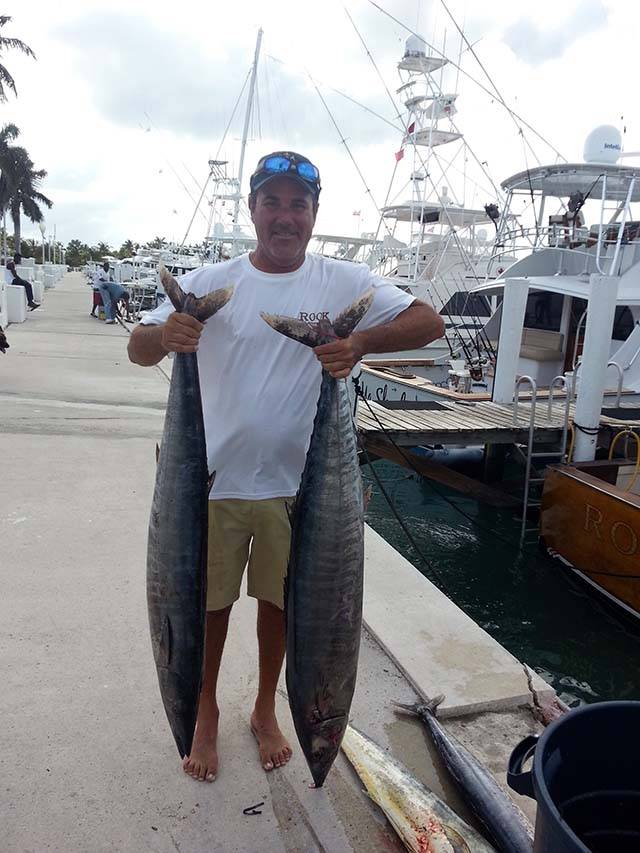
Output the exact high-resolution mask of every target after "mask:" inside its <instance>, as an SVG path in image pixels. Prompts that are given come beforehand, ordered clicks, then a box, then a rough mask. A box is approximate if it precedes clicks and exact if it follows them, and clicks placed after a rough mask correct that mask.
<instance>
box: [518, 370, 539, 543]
mask: <svg viewBox="0 0 640 853" xmlns="http://www.w3.org/2000/svg"><path fill="white" fill-rule="evenodd" d="M525 384H529V385H530V386H531V410H530V412H529V437H528V440H527V455H526V462H525V469H524V470H525V474H524V492H523V497H522V524H521V526H520V545H522V543H523V542H524V537H525V533H526V532H527V510H528V509H529V488H530V483H531V462H532V459H533V435H534V430H535V424H536V397H537V394H538V386H537V384H536V381H535V379H534V378H533V377H532V376H520V377H518V380H517V382H516V387H515V393H514V395H513V426H514V427H517V426H518V409H519V403H520V388H521V386H522V385H525Z"/></svg>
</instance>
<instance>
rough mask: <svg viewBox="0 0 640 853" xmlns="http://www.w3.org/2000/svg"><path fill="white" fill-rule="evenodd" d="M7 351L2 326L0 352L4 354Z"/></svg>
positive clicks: (7, 342)
mask: <svg viewBox="0 0 640 853" xmlns="http://www.w3.org/2000/svg"><path fill="white" fill-rule="evenodd" d="M8 349H9V341H8V340H7V336H6V335H5V333H4V330H3V328H2V326H0V352H6V351H7V350H8Z"/></svg>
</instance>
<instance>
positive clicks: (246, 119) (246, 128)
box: [233, 29, 262, 255]
mask: <svg viewBox="0 0 640 853" xmlns="http://www.w3.org/2000/svg"><path fill="white" fill-rule="evenodd" d="M261 43H262V30H261V29H260V30H258V38H257V39H256V50H255V53H254V56H253V68H252V69H251V81H250V83H249V97H248V100H247V110H246V112H245V115H244V128H243V130H242V146H241V148H240V166H239V168H238V190H237V193H236V200H235V204H234V207H233V233H234V237H235V236H236V235H238V234H239V233H240V224H239V222H238V214H239V212H240V199H241V197H242V196H241V193H242V172H243V169H244V152H245V149H246V147H247V135H248V133H249V121H250V120H251V110H252V108H253V95H254V92H255V88H256V75H257V73H258V57H259V55H260V44H261ZM235 250H236V247H235V244H234V247H233V253H234V255H235V253H236V251H235Z"/></svg>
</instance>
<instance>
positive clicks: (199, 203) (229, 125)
mask: <svg viewBox="0 0 640 853" xmlns="http://www.w3.org/2000/svg"><path fill="white" fill-rule="evenodd" d="M252 69H253V65H252V66H251V67H250V68H249V71H248V72H247V76H246V77H245V79H244V83H243V84H242V89H240V94H239V95H238V98H237V100H236V103H235V106H234V108H233V111H232V113H231V117H230V118H229V121H228V122H227V126H226V127H225V129H224V133H223V134H222V139H221V140H220V145H218V150H217V151H216V155H215V157H214V158H213V159H214V160H217V159H218V157H219V156H220V152H221V150H222V146H223V145H224V141H225V139H226V138H227V134H228V133H229V128H230V127H231V122H232V121H233V119H234V117H235V114H236V110H237V109H238V105H239V104H240V101H241V99H242V95H243V94H244V90H245V89H246V87H247V83H248V82H249V78H250V77H251V71H252ZM212 174H213V169H212V168H210V169H209V174H208V175H207V177H206V179H205V181H204V183H203V184H202V191H201V193H200V198H199V199H198V204H197V206H196V209H195V210H194V211H193V216H192V217H191V221H190V222H189V224H188V226H187V230H186V232H185V235H184V237H183V238H182V243H181V244H180V249H182V248H183V247H184V245H185V243H186V242H187V237H188V236H189V231H191V226H192V225H193V220H194V219H195V218H196V213H197V211H198V210H199V208H200V205H201V204H202V199H203V198H204V194H205V192H206V190H207V186H208V184H209V181H210V180H211V176H212ZM208 222H209V221H208V220H207V225H208ZM205 236H206V237H208V236H209V235H208V234H207V235H205ZM180 249H178V251H180Z"/></svg>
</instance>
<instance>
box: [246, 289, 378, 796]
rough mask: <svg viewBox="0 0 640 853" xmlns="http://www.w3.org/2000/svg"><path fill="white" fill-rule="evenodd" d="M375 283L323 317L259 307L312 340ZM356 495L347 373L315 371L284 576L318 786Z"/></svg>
mask: <svg viewBox="0 0 640 853" xmlns="http://www.w3.org/2000/svg"><path fill="white" fill-rule="evenodd" d="M373 293H374V292H373V289H370V290H368V291H367V292H366V293H365V294H363V296H361V297H360V298H359V299H358V300H356V301H355V302H354V303H353V304H352V305H350V306H349V307H348V308H347V309H346V310H345V311H343V312H342V313H341V314H340V315H339V316H338V317H336V319H335V320H334V321H333V323H331V322H330V321H328V320H321V321H319V322H318V323H307V322H305V321H302V320H298V319H296V318H293V317H280V316H274V315H271V314H264V313H263V314H262V315H261V316H262V318H263V319H264V320H265V321H266V322H267V323H268V324H269V325H270V326H271V327H272V328H274V329H275V330H276V331H278V332H281V333H282V334H283V335H286V336H287V337H289V338H292V339H293V340H296V341H299V342H300V343H303V344H306V345H307V346H310V347H316V346H319V345H320V344H325V343H329V342H330V341H334V340H336V339H338V338H346V337H348V336H349V335H350V334H351V332H352V331H353V330H354V328H355V327H356V325H357V324H358V323H359V322H360V320H361V319H362V317H363V316H364V315H365V313H366V311H367V310H368V309H369V307H370V305H371V303H372V301H373ZM363 569H364V501H363V494H362V479H361V476H360V466H359V465H358V454H357V447H356V436H355V430H354V426H353V416H352V411H351V401H350V398H349V392H348V388H347V383H346V381H345V380H338V379H334V378H333V377H332V376H331V375H330V374H329V373H328V372H326V371H324V370H323V372H322V382H321V386H320V397H319V400H318V409H317V412H316V416H315V421H314V424H313V432H312V435H311V442H310V445H309V450H308V452H307V457H306V462H305V467H304V471H303V474H302V479H301V483H300V489H299V491H298V496H297V499H296V504H295V509H294V510H293V515H292V520H291V550H290V554H289V568H288V576H287V580H286V584H285V616H286V625H287V666H286V681H287V692H288V695H289V706H290V708H291V715H292V717H293V722H294V725H295V729H296V733H297V735H298V740H299V742H300V746H301V748H302V751H303V753H304V755H305V758H306V760H307V764H308V765H309V769H310V771H311V775H312V777H313V781H314V783H315V785H316V787H318V788H320V787H321V786H322V785H323V783H324V780H325V778H326V776H327V773H328V772H329V769H330V768H331V765H332V764H333V761H334V759H335V757H336V755H337V754H338V751H339V749H340V743H341V741H342V736H343V734H344V731H345V729H346V727H347V723H348V721H349V709H350V707H351V699H352V698H353V691H354V689H355V685H356V674H357V669H358V653H359V649H360V631H361V625H362V583H363Z"/></svg>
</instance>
